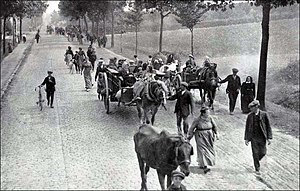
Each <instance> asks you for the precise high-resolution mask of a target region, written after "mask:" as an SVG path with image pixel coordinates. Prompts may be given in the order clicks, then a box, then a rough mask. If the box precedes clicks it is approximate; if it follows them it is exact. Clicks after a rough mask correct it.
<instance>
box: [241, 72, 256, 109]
mask: <svg viewBox="0 0 300 191" xmlns="http://www.w3.org/2000/svg"><path fill="white" fill-rule="evenodd" d="M254 98H255V84H254V83H253V79H252V77H251V76H247V78H246V81H245V82H243V83H242V87H241V109H242V112H243V113H249V112H250V109H249V107H248V105H249V103H251V102H252V101H253V100H254Z"/></svg>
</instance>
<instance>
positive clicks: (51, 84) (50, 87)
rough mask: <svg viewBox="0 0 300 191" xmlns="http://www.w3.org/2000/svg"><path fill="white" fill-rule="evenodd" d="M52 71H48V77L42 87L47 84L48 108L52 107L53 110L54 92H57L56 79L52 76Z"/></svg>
mask: <svg viewBox="0 0 300 191" xmlns="http://www.w3.org/2000/svg"><path fill="white" fill-rule="evenodd" d="M52 73H53V72H52V71H51V70H49V71H48V76H47V77H46V78H45V79H44V81H43V83H42V84H41V85H40V86H41V87H43V86H44V85H45V84H46V94H47V101H48V106H49V105H50V107H51V108H54V107H53V100H54V92H55V85H56V82H55V78H54V77H53V76H52Z"/></svg>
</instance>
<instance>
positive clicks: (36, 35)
mask: <svg viewBox="0 0 300 191" xmlns="http://www.w3.org/2000/svg"><path fill="white" fill-rule="evenodd" d="M40 37H41V36H40V31H38V32H37V33H36V34H35V40H36V43H39V40H40Z"/></svg>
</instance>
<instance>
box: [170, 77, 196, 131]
mask: <svg viewBox="0 0 300 191" xmlns="http://www.w3.org/2000/svg"><path fill="white" fill-rule="evenodd" d="M187 87H188V84H187V83H186V82H181V85H180V90H179V91H178V93H176V94H175V95H173V96H171V97H169V98H168V100H175V99H177V102H176V105H175V112H174V113H176V118H177V128H178V134H182V130H181V121H183V131H184V135H185V136H187V133H188V129H189V124H188V116H189V115H190V113H192V115H193V114H194V100H193V97H192V94H191V92H189V91H188V90H187ZM190 107H191V109H190Z"/></svg>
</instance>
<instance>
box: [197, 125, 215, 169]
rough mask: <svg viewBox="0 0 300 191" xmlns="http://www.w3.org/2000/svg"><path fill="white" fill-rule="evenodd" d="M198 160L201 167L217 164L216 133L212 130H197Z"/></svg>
mask: <svg viewBox="0 0 300 191" xmlns="http://www.w3.org/2000/svg"><path fill="white" fill-rule="evenodd" d="M195 140H196V144H197V162H198V164H199V166H200V167H204V166H208V165H209V166H213V165H215V151H214V135H213V132H212V130H204V131H200V130H196V131H195Z"/></svg>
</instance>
